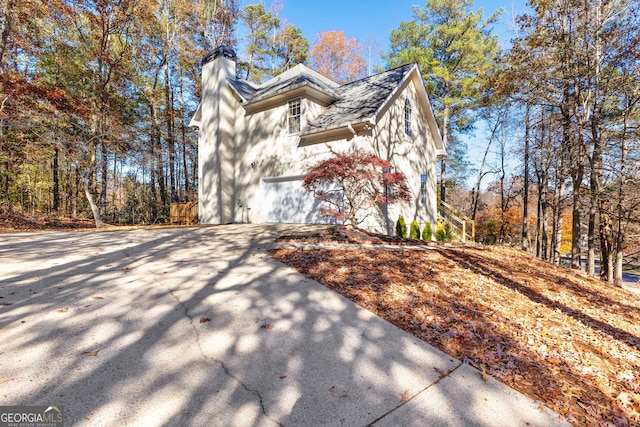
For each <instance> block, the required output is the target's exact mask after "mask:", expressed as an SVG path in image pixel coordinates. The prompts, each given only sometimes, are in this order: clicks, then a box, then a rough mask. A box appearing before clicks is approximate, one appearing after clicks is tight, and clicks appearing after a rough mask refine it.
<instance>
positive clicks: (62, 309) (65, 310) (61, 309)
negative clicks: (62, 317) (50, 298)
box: [56, 307, 69, 313]
mask: <svg viewBox="0 0 640 427" xmlns="http://www.w3.org/2000/svg"><path fill="white" fill-rule="evenodd" d="M56 311H57V312H58V313H66V312H67V311H69V307H64V308H60V309H58V310H56Z"/></svg>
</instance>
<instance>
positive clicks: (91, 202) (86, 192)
mask: <svg viewBox="0 0 640 427" xmlns="http://www.w3.org/2000/svg"><path fill="white" fill-rule="evenodd" d="M82 186H83V187H84V195H85V196H86V197H87V201H88V202H89V206H90V207H91V212H92V213H93V219H94V220H95V222H96V228H103V227H104V222H102V218H101V217H100V209H98V205H97V204H96V202H94V200H93V196H92V195H91V190H90V189H89V173H86V174H83V175H82Z"/></svg>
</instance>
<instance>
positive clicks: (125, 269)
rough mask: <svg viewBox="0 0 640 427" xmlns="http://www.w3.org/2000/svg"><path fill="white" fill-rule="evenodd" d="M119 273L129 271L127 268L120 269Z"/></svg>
mask: <svg viewBox="0 0 640 427" xmlns="http://www.w3.org/2000/svg"><path fill="white" fill-rule="evenodd" d="M120 271H129V267H125V268H121V269H120Z"/></svg>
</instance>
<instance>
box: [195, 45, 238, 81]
mask: <svg viewBox="0 0 640 427" xmlns="http://www.w3.org/2000/svg"><path fill="white" fill-rule="evenodd" d="M236 61H237V56H236V52H235V51H234V50H233V49H232V48H230V47H229V46H226V45H221V46H218V47H217V48H215V49H214V50H213V52H211V53H209V54H207V55H205V57H204V58H202V80H203V81H205V78H206V77H209V76H207V74H210V73H212V71H213V70H212V68H216V69H217V70H216V71H218V72H219V73H220V74H223V75H224V76H222V75H219V76H217V77H224V78H228V79H235V78H236Z"/></svg>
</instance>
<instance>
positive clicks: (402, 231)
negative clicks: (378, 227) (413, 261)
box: [396, 215, 407, 239]
mask: <svg viewBox="0 0 640 427" xmlns="http://www.w3.org/2000/svg"><path fill="white" fill-rule="evenodd" d="M396 236H399V237H402V238H403V239H406V238H407V222H406V221H405V220H404V217H403V216H402V215H400V216H399V217H398V221H397V222H396Z"/></svg>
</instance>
